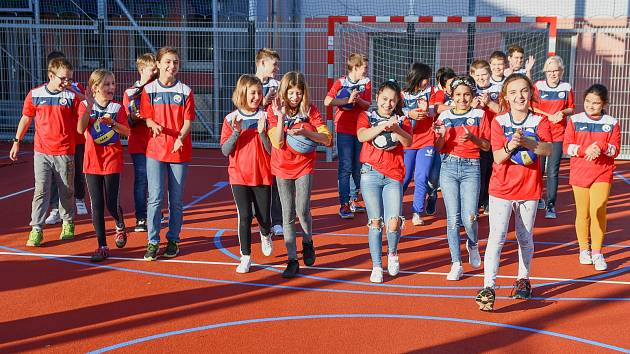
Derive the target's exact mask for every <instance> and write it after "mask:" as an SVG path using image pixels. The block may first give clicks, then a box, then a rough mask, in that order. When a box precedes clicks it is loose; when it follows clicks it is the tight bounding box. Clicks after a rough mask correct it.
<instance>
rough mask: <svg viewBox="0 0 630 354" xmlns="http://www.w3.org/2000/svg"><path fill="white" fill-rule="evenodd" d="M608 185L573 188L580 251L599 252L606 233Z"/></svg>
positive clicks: (598, 183)
mask: <svg viewBox="0 0 630 354" xmlns="http://www.w3.org/2000/svg"><path fill="white" fill-rule="evenodd" d="M610 187H611V185H610V183H604V182H597V183H593V184H592V185H591V187H590V188H582V187H577V186H573V195H574V196H575V213H576V215H575V233H576V234H577V239H578V243H579V244H580V250H587V249H589V248H590V249H591V250H593V251H601V249H602V244H603V243H604V234H605V233H606V204H607V203H608V195H609V193H610Z"/></svg>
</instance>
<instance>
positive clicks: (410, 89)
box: [403, 63, 435, 226]
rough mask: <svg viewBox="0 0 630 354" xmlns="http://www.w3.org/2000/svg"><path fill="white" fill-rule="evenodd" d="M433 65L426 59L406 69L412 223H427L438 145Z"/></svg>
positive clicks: (406, 182) (407, 175) (407, 167)
mask: <svg viewBox="0 0 630 354" xmlns="http://www.w3.org/2000/svg"><path fill="white" fill-rule="evenodd" d="M430 79H431V67H429V66H428V65H426V64H423V63H413V64H412V65H411V68H410V69H409V72H408V73H407V87H406V88H405V89H404V90H403V114H405V116H407V117H408V119H410V123H411V127H412V128H413V142H412V143H411V146H409V147H406V148H405V179H404V181H403V193H405V191H406V190H407V187H409V184H410V183H411V180H412V179H413V180H414V184H415V187H414V192H413V203H412V212H413V214H412V217H411V223H412V224H414V225H417V226H418V225H424V220H422V215H421V214H422V213H423V212H424V202H425V199H426V196H427V181H428V179H429V173H430V172H431V166H432V164H433V157H434V155H435V149H434V148H433V140H434V134H433V129H431V126H432V125H433V116H434V115H433V114H432V112H431V111H432V109H430V107H429V101H430V98H431V91H432V88H431V86H430V85H429V80H430Z"/></svg>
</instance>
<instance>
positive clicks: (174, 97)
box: [173, 95, 182, 103]
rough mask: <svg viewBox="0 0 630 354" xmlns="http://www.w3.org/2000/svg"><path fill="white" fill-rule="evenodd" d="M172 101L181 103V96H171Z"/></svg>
mask: <svg viewBox="0 0 630 354" xmlns="http://www.w3.org/2000/svg"><path fill="white" fill-rule="evenodd" d="M173 101H175V103H180V102H182V96H180V95H175V96H173Z"/></svg>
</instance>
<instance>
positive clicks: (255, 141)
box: [221, 110, 273, 186]
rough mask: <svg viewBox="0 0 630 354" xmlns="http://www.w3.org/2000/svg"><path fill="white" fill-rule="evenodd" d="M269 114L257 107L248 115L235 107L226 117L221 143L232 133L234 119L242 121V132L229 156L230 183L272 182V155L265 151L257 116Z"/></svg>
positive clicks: (267, 184) (256, 184)
mask: <svg viewBox="0 0 630 354" xmlns="http://www.w3.org/2000/svg"><path fill="white" fill-rule="evenodd" d="M266 114H267V113H266V112H265V111H263V110H258V111H257V112H256V113H254V114H251V115H246V114H243V113H241V112H240V111H239V110H236V111H234V112H232V113H230V114H228V115H227V116H225V119H224V120H223V127H222V128H221V145H223V144H224V143H225V142H226V141H227V140H228V138H229V137H230V135H232V131H233V130H232V122H233V121H234V119H236V120H240V121H241V129H242V130H241V134H240V135H239V137H238V139H237V140H236V145H235V147H234V150H232V152H231V153H230V156H229V160H230V163H229V166H228V175H229V177H230V184H238V185H244V186H260V185H266V186H270V185H271V183H272V181H273V176H272V175H271V156H270V155H269V154H268V153H267V151H265V148H264V146H263V143H262V140H261V139H260V135H259V134H258V119H260V116H261V115H266Z"/></svg>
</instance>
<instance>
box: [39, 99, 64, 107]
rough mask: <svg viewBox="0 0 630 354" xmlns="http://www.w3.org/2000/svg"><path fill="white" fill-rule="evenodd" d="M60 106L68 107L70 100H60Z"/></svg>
mask: <svg viewBox="0 0 630 354" xmlns="http://www.w3.org/2000/svg"><path fill="white" fill-rule="evenodd" d="M44 102H46V101H44ZM59 104H60V105H62V106H65V105H67V104H68V99H66V98H62V99H60V100H59Z"/></svg>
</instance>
